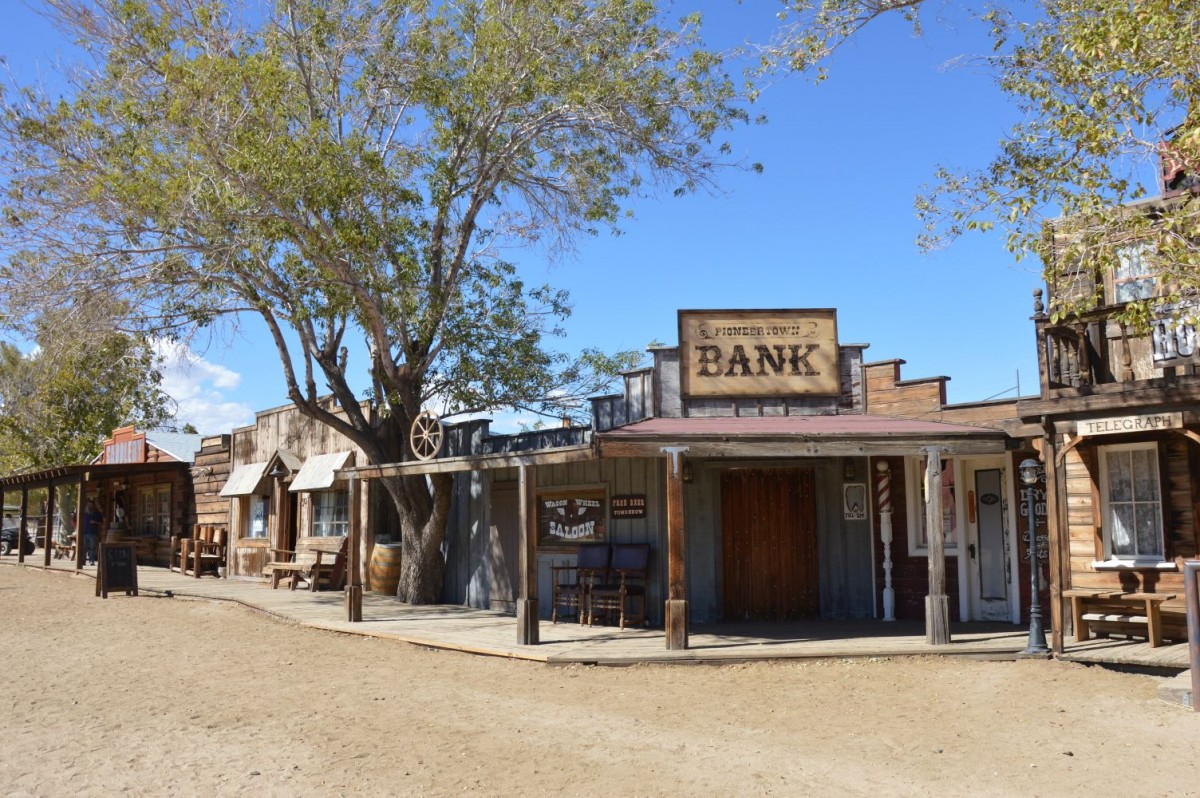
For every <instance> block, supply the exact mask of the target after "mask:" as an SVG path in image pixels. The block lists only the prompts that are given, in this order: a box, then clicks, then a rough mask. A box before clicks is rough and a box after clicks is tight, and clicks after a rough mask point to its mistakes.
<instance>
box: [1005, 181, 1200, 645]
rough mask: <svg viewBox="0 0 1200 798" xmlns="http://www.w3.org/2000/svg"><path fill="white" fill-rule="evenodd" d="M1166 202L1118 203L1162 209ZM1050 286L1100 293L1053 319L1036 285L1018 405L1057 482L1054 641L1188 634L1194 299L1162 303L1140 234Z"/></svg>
mask: <svg viewBox="0 0 1200 798" xmlns="http://www.w3.org/2000/svg"><path fill="white" fill-rule="evenodd" d="M1175 193H1178V192H1175ZM1162 201H1163V199H1162V198H1156V199H1154V200H1148V201H1143V202H1140V203H1135V204H1133V205H1130V206H1126V207H1125V208H1124V209H1123V211H1124V212H1129V213H1139V212H1140V213H1146V214H1149V215H1151V216H1154V215H1155V214H1156V207H1157V206H1158V204H1159V203H1161V202H1162ZM1167 201H1170V200H1167ZM1049 288H1050V291H1051V293H1050V297H1049V298H1050V300H1051V301H1053V300H1054V299H1055V298H1056V293H1055V292H1056V291H1063V292H1070V293H1071V294H1074V295H1078V294H1079V293H1081V292H1083V293H1089V294H1091V293H1093V292H1094V296H1096V297H1097V298H1098V301H1097V302H1096V303H1095V305H1096V306H1095V307H1094V309H1092V310H1090V311H1088V312H1086V313H1084V314H1082V315H1080V316H1078V317H1073V318H1069V319H1065V320H1063V321H1058V322H1056V321H1054V320H1052V319H1051V317H1050V315H1049V314H1048V313H1047V312H1046V308H1045V305H1044V304H1043V301H1042V292H1041V291H1036V292H1035V299H1034V314H1033V321H1034V329H1035V332H1036V336H1037V347H1038V365H1039V372H1040V377H1041V379H1040V394H1039V395H1038V396H1037V397H1036V398H1031V399H1027V400H1022V401H1020V402H1019V403H1018V405H1017V412H1018V415H1019V417H1020V421H1021V424H1022V426H1021V427H1019V428H1015V429H1014V432H1015V433H1016V434H1020V435H1023V436H1027V437H1030V438H1036V440H1037V442H1038V445H1039V448H1040V449H1041V454H1042V458H1043V461H1044V463H1045V467H1046V472H1047V477H1048V480H1049V483H1048V484H1049V485H1050V486H1051V487H1050V490H1049V491H1048V496H1047V498H1048V509H1049V540H1050V552H1049V553H1050V562H1051V567H1050V582H1051V593H1052V613H1053V641H1052V642H1053V647H1054V648H1055V649H1056V650H1060V651H1061V649H1062V646H1063V642H1064V635H1075V636H1081V633H1082V636H1086V635H1087V634H1088V630H1089V629H1090V627H1094V626H1097V625H1099V626H1101V627H1104V628H1105V630H1106V631H1116V632H1133V633H1136V634H1139V635H1144V636H1148V637H1150V639H1151V640H1152V642H1157V639H1158V638H1159V637H1163V636H1165V637H1174V638H1177V639H1180V638H1183V639H1185V636H1186V629H1185V623H1184V616H1183V606H1182V598H1183V590H1184V582H1183V562H1184V560H1187V559H1191V558H1195V557H1196V556H1197V552H1198V549H1200V529H1198V527H1197V519H1198V517H1200V476H1198V475H1200V412H1198V411H1197V409H1196V408H1197V401H1198V400H1200V346H1197V334H1196V328H1195V326H1194V324H1193V323H1192V322H1190V321H1188V318H1189V316H1190V315H1194V314H1195V312H1196V311H1195V307H1196V306H1195V304H1194V303H1193V304H1191V305H1186V306H1179V305H1171V304H1167V303H1166V302H1157V304H1156V298H1157V297H1160V296H1162V295H1163V294H1164V293H1165V291H1164V287H1163V285H1162V284H1161V281H1160V280H1159V278H1158V271H1157V268H1156V266H1155V264H1154V261H1153V257H1152V255H1151V252H1150V251H1149V249H1148V248H1147V247H1146V246H1145V245H1143V244H1138V243H1136V242H1135V243H1132V244H1129V245H1128V246H1126V247H1123V248H1121V249H1120V250H1119V252H1118V258H1117V265H1116V266H1115V267H1114V268H1113V269H1111V270H1109V271H1107V272H1106V273H1102V274H1101V275H1100V276H1099V278H1098V279H1096V280H1094V281H1093V280H1091V278H1089V277H1087V276H1086V272H1083V271H1081V272H1080V274H1079V275H1078V276H1077V279H1074V280H1066V281H1064V282H1063V283H1062V284H1061V285H1060V286H1055V285H1051V286H1049ZM1134 301H1146V302H1148V303H1149V306H1150V308H1151V311H1150V329H1149V330H1146V331H1139V329H1137V328H1135V327H1134V326H1133V325H1130V324H1126V323H1125V322H1124V321H1123V320H1122V318H1121V315H1122V313H1123V311H1125V310H1126V308H1127V306H1128V304H1129V303H1130V302H1134Z"/></svg>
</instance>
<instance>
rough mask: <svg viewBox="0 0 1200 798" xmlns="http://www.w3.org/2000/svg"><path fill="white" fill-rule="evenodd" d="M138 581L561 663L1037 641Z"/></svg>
mask: <svg viewBox="0 0 1200 798" xmlns="http://www.w3.org/2000/svg"><path fill="white" fill-rule="evenodd" d="M5 560H6V562H5V564H10V563H12V564H15V562H14V561H12V560H10V559H9V558H5ZM70 565H71V564H70V563H67V562H65V561H59V560H55V561H52V562H51V570H55V571H67V572H70V571H71V570H72V569H71V567H70ZM27 566H29V567H35V568H40V567H41V562H40V560H38V561H37V564H36V565H33V564H31V563H28V562H27ZM83 574H84V575H86V576H91V577H94V576H95V568H93V567H88V568H85V569H84V571H83ZM138 585H139V588H140V590H141V591H142V592H147V593H153V594H159V595H170V596H174V597H179V598H197V599H210V600H216V601H232V602H236V603H238V604H241V605H243V606H246V607H250V608H253V609H255V610H258V611H261V612H265V613H267V614H269V615H272V616H275V617H277V618H280V619H283V620H286V621H290V622H293V623H298V624H301V625H304V626H308V627H311V628H315V629H325V630H329V631H333V632H341V633H345V634H358V635H367V636H372V637H379V638H385V639H389V640H397V641H402V642H405V643H411V644H414V645H420V646H426V647H429V648H437V649H447V650H454V651H463V652H468V653H474V654H484V655H488V656H498V657H509V658H514V659H524V660H532V661H536V662H545V663H549V664H557V665H565V664H573V663H585V664H602V665H629V664H636V663H680V664H693V663H702V662H712V663H732V662H747V661H754V660H789V659H805V658H871V657H898V656H929V655H939V656H968V657H976V658H986V659H1016V658H1018V657H1019V656H1020V654H1021V652H1022V651H1023V650H1024V648H1025V644H1026V642H1027V640H1028V631H1027V630H1026V629H1025V628H1024V627H1020V626H1013V625H1012V624H996V623H992V624H984V623H969V624H955V625H954V627H953V629H952V642H951V643H950V644H949V645H945V646H930V645H926V643H925V631H924V625H923V624H921V623H919V622H912V621H898V622H895V623H884V622H881V621H876V620H865V621H813V622H794V623H752V622H746V623H732V624H713V625H705V626H694V627H693V628H692V631H691V635H690V640H689V643H690V648H689V649H687V650H686V651H668V650H667V649H666V644H665V638H664V635H663V631H662V630H661V629H626V630H624V631H622V630H619V629H617V628H615V627H612V626H595V627H592V628H589V627H587V626H580V625H579V624H577V623H574V622H566V623H558V624H552V623H550V622H549V621H542V622H541V625H540V635H541V643H540V644H539V645H536V646H522V645H518V644H517V642H516V639H517V624H516V619H515V618H514V617H513V616H511V615H507V614H504V613H500V612H494V611H490V610H477V609H472V608H469V607H462V606H452V605H433V606H423V607H414V606H409V605H407V604H404V603H401V602H400V601H398V600H397V599H395V598H392V597H389V596H381V595H376V594H373V593H366V594H364V595H363V620H362V622H361V623H350V622H349V621H347V620H346V619H345V618H346V611H345V604H344V598H343V594H342V593H341V592H320V593H310V592H308V591H307V590H296V591H291V590H287V589H286V588H283V587H281V588H280V589H278V590H272V589H271V587H270V585H269V584H268V583H266V582H263V581H260V580H252V579H218V578H215V577H211V576H205V577H202V578H200V579H196V578H195V577H192V576H182V575H180V574H178V573H175V572H173V571H168V570H166V569H165V568H158V567H151V566H141V567H139V568H138ZM1064 659H1071V660H1075V661H1083V662H1097V663H1103V664H1110V665H1122V666H1133V667H1146V668H1173V669H1183V668H1187V667H1188V663H1187V646H1185V645H1179V644H1177V645H1166V646H1161V647H1159V648H1155V649H1151V648H1150V647H1149V646H1148V645H1146V644H1144V643H1139V642H1132V641H1126V640H1121V639H1095V640H1089V641H1087V642H1086V643H1082V644H1068V647H1067V651H1066V653H1065V655H1064Z"/></svg>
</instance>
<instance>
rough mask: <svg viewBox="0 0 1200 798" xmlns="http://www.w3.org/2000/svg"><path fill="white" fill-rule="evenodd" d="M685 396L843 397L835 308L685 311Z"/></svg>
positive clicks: (682, 361)
mask: <svg viewBox="0 0 1200 798" xmlns="http://www.w3.org/2000/svg"><path fill="white" fill-rule="evenodd" d="M679 361H680V374H679V379H680V386H679V387H680V390H681V392H682V393H683V395H684V397H687V398H697V397H699V398H703V397H736V396H795V395H808V396H837V395H838V393H839V390H840V387H841V385H840V372H839V370H838V341H837V311H836V310H833V309H832V308H822V309H816V310H812V309H809V310H681V311H679Z"/></svg>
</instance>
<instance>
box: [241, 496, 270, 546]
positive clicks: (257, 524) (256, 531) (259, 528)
mask: <svg viewBox="0 0 1200 798" xmlns="http://www.w3.org/2000/svg"><path fill="white" fill-rule="evenodd" d="M269 504H270V502H269V500H268V498H267V497H266V496H251V497H250V524H249V526H248V528H247V529H246V537H247V538H265V537H266V536H267V515H268V512H269V511H268V507H269Z"/></svg>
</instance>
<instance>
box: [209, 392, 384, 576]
mask: <svg viewBox="0 0 1200 798" xmlns="http://www.w3.org/2000/svg"><path fill="white" fill-rule="evenodd" d="M328 401H330V402H332V401H333V400H332V399H330V400H328ZM229 448H230V462H229V466H230V467H229V470H228V472H227V473H228V478H227V479H224V480H223V486H222V487H221V489H220V491H219V493H218V495H217V497H216V500H215V501H214V502H213V503H212V512H214V513H217V512H219V510H218V509H217V506H218V505H219V503H222V502H223V503H224V505H225V507H226V508H227V512H228V517H229V526H230V553H229V574H230V575H231V576H240V577H252V578H259V577H261V576H262V574H263V568H264V566H265V565H266V564H267V562H269V561H270V560H271V559H272V551H271V550H272V549H283V550H289V551H303V550H304V549H329V548H331V547H332V548H337V546H338V544H339V543H340V542H341V540H342V539H343V538H344V537H345V536H346V531H347V525H348V521H349V517H350V507H349V502H350V494H349V490H348V486H347V484H346V481H345V479H344V478H343V477H342V476H341V475H339V473H338V472H339V470H341V469H347V468H353V467H354V466H356V465H361V464H363V463H365V458H364V455H363V453H362V450H361V449H359V448H358V446H356V445H355V444H354V443H352V442H351V441H350V440H349V439H347V438H346V437H345V436H343V435H341V434H340V433H338V432H336V431H335V430H333V429H332V428H331V427H329V426H327V425H325V424H322V423H320V422H317V421H314V420H313V419H311V418H309V417H307V416H305V415H303V414H302V413H301V412H300V411H299V410H298V409H297V408H296V407H295V406H294V405H284V406H282V407H276V408H273V409H270V410H263V411H260V412H258V413H256V414H255V423H254V424H252V425H250V426H247V427H241V428H239V429H235V430H234V431H233V433H232V435H231V436H230V441H229ZM381 494H382V491H379V492H369V493H367V494H365V495H364V498H363V500H362V501H363V504H362V507H361V509H360V512H361V513H362V517H363V518H364V519H365V528H366V529H367V534H366V536H364V539H363V542H362V546H363V552H365V553H366V554H369V553H370V550H371V548H372V547H373V546H374V543H375V540H376V537H375V536H376V533H378V535H379V536H380V540H390V539H391V536H393V535H396V534H397V531H396V524H395V522H394V521H392V520H390V519H394V518H395V512H394V511H392V512H391V513H389V512H388V510H389V508H388V507H387V501H386V499H385V498H384V497H382V495H381ZM366 561H367V558H365V557H360V559H359V562H366ZM363 575H365V570H364V573H363Z"/></svg>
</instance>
